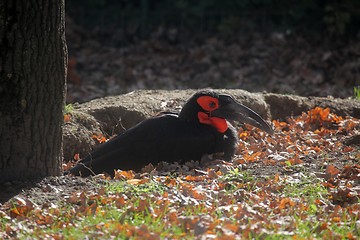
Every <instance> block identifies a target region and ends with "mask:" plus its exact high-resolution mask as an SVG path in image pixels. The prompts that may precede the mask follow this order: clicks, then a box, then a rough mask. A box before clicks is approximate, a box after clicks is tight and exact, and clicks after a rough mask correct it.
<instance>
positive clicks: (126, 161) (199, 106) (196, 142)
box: [69, 90, 273, 176]
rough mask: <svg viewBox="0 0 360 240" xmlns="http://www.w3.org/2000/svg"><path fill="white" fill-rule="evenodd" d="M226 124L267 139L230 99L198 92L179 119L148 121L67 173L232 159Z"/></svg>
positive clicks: (232, 136)
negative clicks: (253, 130)
mask: <svg viewBox="0 0 360 240" xmlns="http://www.w3.org/2000/svg"><path fill="white" fill-rule="evenodd" d="M227 120H237V121H241V122H245V123H249V124H251V125H253V126H256V127H258V128H260V129H262V130H264V131H266V132H268V133H270V134H271V133H272V132H273V130H272V128H271V127H270V126H269V125H268V124H267V123H266V122H265V121H264V120H263V119H262V118H261V117H260V116H259V115H258V114H257V113H255V112H254V111H252V110H251V109H250V108H248V107H246V106H244V105H242V104H240V103H238V102H237V101H236V100H235V99H234V98H233V97H231V96H230V95H226V94H218V93H216V92H215V91H213V90H201V91H198V92H196V93H195V94H194V95H193V96H192V97H191V98H190V99H189V100H188V101H187V102H186V103H185V105H184V106H183V108H182V110H181V111H180V113H179V114H178V115H177V114H163V115H159V116H156V117H153V118H149V119H146V120H144V121H143V122H141V123H139V124H138V125H136V126H134V127H132V128H130V129H129V130H127V131H125V132H124V133H122V134H121V135H119V136H117V137H115V138H113V139H111V140H110V141H108V142H106V143H104V144H102V145H100V146H99V147H98V148H97V149H96V150H94V151H93V152H92V153H90V155H88V156H87V157H86V158H84V159H82V160H81V161H80V162H79V163H78V164H77V165H76V166H75V167H73V168H71V169H70V170H69V172H70V173H72V174H74V175H80V176H89V175H91V174H98V173H102V172H107V173H109V174H110V175H112V174H114V169H122V170H129V169H132V170H135V171H138V170H140V169H141V168H142V167H143V166H145V165H147V164H149V163H152V164H153V165H154V166H156V164H157V163H159V162H161V161H164V162H174V161H187V160H200V159H201V157H202V156H203V155H204V154H212V153H224V159H225V160H227V161H229V160H231V158H232V157H233V156H234V154H235V150H236V145H237V140H238V138H237V132H236V130H235V128H234V127H233V126H232V125H231V124H230V123H229V122H228V121H227Z"/></svg>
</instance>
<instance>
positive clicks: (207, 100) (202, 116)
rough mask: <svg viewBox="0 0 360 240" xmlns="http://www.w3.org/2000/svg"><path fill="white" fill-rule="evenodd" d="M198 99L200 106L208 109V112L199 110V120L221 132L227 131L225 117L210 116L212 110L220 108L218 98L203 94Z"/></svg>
mask: <svg viewBox="0 0 360 240" xmlns="http://www.w3.org/2000/svg"><path fill="white" fill-rule="evenodd" d="M196 101H197V103H198V104H199V105H200V107H201V108H202V109H204V110H205V111H206V113H205V112H198V119H199V122H200V123H203V124H208V125H211V126H213V127H215V128H216V129H217V131H218V132H220V133H224V132H226V130H227V129H228V125H227V122H226V120H225V119H223V118H219V117H210V115H211V111H214V110H216V109H218V108H219V101H218V99H217V98H213V97H210V96H201V97H199V98H198V99H197V100H196Z"/></svg>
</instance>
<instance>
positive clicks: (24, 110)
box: [0, 0, 67, 182]
mask: <svg viewBox="0 0 360 240" xmlns="http://www.w3.org/2000/svg"><path fill="white" fill-rule="evenodd" d="M64 4H65V3H64V0H58V1H57V0H1V1H0V182H4V181H10V180H24V179H31V178H40V177H44V176H51V175H59V174H60V173H61V163H62V122H63V116H62V111H63V105H64V99H65V79H66V63H67V50H66V43H65V29H64V27H65V12H64V11H65V10H64V8H65V6H64Z"/></svg>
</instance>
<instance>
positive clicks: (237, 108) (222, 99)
mask: <svg viewBox="0 0 360 240" xmlns="http://www.w3.org/2000/svg"><path fill="white" fill-rule="evenodd" d="M210 115H211V116H214V117H219V118H224V119H228V120H234V121H240V122H244V123H248V124H250V125H252V126H254V127H257V128H260V129H261V130H263V131H265V132H267V133H269V134H273V133H274V130H273V129H272V127H271V126H270V125H269V124H268V123H267V122H266V121H265V120H264V119H263V118H262V117H260V115H259V114H257V113H256V112H254V111H253V110H251V109H250V108H248V107H246V106H244V105H242V104H241V103H239V102H237V101H236V100H235V99H233V98H232V97H231V96H230V95H225V94H221V95H219V108H218V109H216V110H213V111H211V113H210Z"/></svg>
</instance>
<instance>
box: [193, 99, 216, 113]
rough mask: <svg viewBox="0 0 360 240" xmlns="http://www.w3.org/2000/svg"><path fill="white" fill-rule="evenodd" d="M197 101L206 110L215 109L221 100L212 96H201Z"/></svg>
mask: <svg viewBox="0 0 360 240" xmlns="http://www.w3.org/2000/svg"><path fill="white" fill-rule="evenodd" d="M196 101H197V103H198V104H199V105H200V107H201V108H202V109H204V110H205V111H209V112H210V111H213V110H215V109H217V108H218V107H219V100H218V99H217V98H214V97H210V96H201V97H199V98H198V99H197V100H196Z"/></svg>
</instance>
